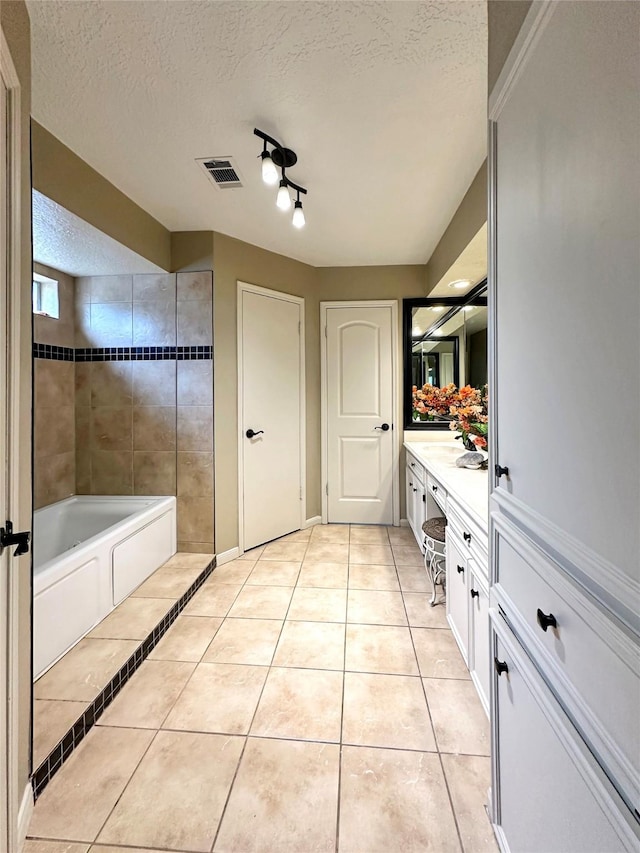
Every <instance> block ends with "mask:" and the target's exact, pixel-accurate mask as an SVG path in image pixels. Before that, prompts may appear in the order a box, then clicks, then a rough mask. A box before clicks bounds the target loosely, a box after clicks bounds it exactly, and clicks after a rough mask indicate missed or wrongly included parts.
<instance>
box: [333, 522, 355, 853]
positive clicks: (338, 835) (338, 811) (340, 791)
mask: <svg viewBox="0 0 640 853" xmlns="http://www.w3.org/2000/svg"><path fill="white" fill-rule="evenodd" d="M349 550H351V526H349ZM348 590H349V563H347V597H346V601H345V613H344V620H345V621H344V649H343V656H342V663H343V666H342V703H341V706H340V747H339V751H338V799H337V802H336V843H335V853H339V847H340V797H341V796H342V747H343V728H344V694H345V689H346V680H347V676H346V671H347V625H348V622H347V619H348V616H349V592H348Z"/></svg>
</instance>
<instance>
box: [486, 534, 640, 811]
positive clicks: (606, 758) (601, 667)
mask: <svg viewBox="0 0 640 853" xmlns="http://www.w3.org/2000/svg"><path fill="white" fill-rule="evenodd" d="M496 529H497V531H498V536H497V546H496V586H495V587H494V589H495V590H496V595H497V598H498V601H499V603H500V605H501V607H502V608H503V610H504V612H505V615H506V617H507V619H508V620H509V622H510V624H511V625H512V626H513V627H514V630H515V631H516V632H517V633H518V634H519V635H520V637H521V639H522V641H523V642H524V644H525V645H526V647H527V648H528V649H529V650H530V653H531V655H532V657H533V658H534V660H537V662H538V665H539V666H540V667H541V669H542V671H544V673H545V677H546V678H547V679H548V681H549V683H550V685H551V687H552V689H553V690H554V692H555V693H556V695H557V696H558V698H559V699H560V701H561V702H562V704H563V705H564V707H565V708H566V709H567V711H568V713H569V714H570V716H571V717H572V718H573V719H574V720H575V723H576V726H577V727H578V729H579V730H580V731H581V732H582V734H583V736H584V738H585V740H586V741H587V743H588V744H589V745H590V748H591V749H592V751H593V752H594V753H595V754H597V755H598V756H599V757H600V761H601V763H602V764H603V766H604V767H605V769H606V771H607V772H608V773H609V774H610V776H611V777H612V778H613V780H614V781H615V783H616V784H617V785H618V787H619V788H620V790H621V792H623V794H624V795H625V796H626V797H627V799H628V802H629V803H630V804H631V805H632V807H633V808H636V809H638V810H639V811H640V782H639V781H638V780H639V779H640V713H639V712H638V708H639V703H640V649H638V646H637V644H636V643H634V642H633V640H631V639H630V638H629V636H628V635H627V634H626V633H625V632H623V631H622V629H621V628H619V627H618V626H617V625H616V623H615V622H614V621H613V620H612V619H611V618H610V617H608V616H607V615H606V614H605V613H604V612H603V610H602V609H601V607H600V606H599V605H598V604H597V603H596V602H595V601H593V600H592V599H591V598H590V597H589V596H588V594H587V593H586V592H584V591H582V590H581V589H580V588H579V587H578V585H577V584H576V583H575V582H574V581H572V580H571V579H570V578H569V577H568V576H567V575H566V574H565V573H564V572H563V571H561V570H560V569H559V567H558V566H557V565H556V564H555V563H553V561H551V560H550V559H549V558H548V557H547V556H546V555H545V554H544V553H543V552H542V551H540V549H538V548H537V547H536V546H535V545H534V544H533V543H532V542H530V540H528V539H526V538H524V537H522V536H521V535H518V534H517V533H515V532H513V531H511V530H510V528H509V527H508V525H507V524H505V523H504V522H502V523H500V524H497V525H496ZM594 673H598V676H597V678H595V677H594Z"/></svg>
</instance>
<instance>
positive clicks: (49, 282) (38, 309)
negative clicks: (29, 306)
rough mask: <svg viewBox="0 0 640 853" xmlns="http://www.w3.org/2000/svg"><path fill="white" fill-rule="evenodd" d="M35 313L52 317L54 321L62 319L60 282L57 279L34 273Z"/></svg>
mask: <svg viewBox="0 0 640 853" xmlns="http://www.w3.org/2000/svg"><path fill="white" fill-rule="evenodd" d="M33 313H34V314H41V315H42V316H43V317H52V318H53V319H54V320H59V319H60V301H59V299H58V282H57V281H56V280H55V278H47V276H46V275H40V273H37V272H34V273H33Z"/></svg>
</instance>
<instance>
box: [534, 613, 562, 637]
mask: <svg viewBox="0 0 640 853" xmlns="http://www.w3.org/2000/svg"><path fill="white" fill-rule="evenodd" d="M536 615H537V617H538V625H539V626H540V627H541V628H542V630H543V631H544V632H545V633H546V631H547V628H557V627H558V620H557V619H556V617H555V616H554V615H553V613H543V612H542V610H540V608H539V607H538V612H537V614H536Z"/></svg>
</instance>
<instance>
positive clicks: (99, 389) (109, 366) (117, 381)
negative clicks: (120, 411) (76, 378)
mask: <svg viewBox="0 0 640 853" xmlns="http://www.w3.org/2000/svg"><path fill="white" fill-rule="evenodd" d="M88 366H89V367H90V368H91V405H92V406H130V405H131V399H132V364H131V362H126V361H99V362H94V363H93V364H91V365H88Z"/></svg>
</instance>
